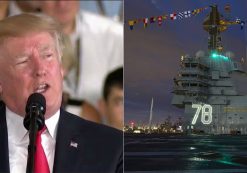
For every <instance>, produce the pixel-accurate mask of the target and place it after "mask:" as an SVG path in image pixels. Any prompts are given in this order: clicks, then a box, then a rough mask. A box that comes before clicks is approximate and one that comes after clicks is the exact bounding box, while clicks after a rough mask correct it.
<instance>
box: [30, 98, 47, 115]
mask: <svg viewBox="0 0 247 173" xmlns="http://www.w3.org/2000/svg"><path fill="white" fill-rule="evenodd" d="M32 106H38V107H39V108H40V111H42V113H43V115H44V114H45V111H46V101H45V97H44V96H43V95H42V94H39V93H33V94H31V95H30V96H29V97H28V99H27V104H26V113H29V111H30V110H29V109H30V108H31V107H32Z"/></svg>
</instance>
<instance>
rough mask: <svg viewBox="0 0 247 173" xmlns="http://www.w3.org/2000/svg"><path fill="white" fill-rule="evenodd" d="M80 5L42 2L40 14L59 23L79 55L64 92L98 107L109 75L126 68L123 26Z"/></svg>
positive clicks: (78, 3) (68, 2)
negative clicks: (105, 80) (121, 67)
mask: <svg viewBox="0 0 247 173" xmlns="http://www.w3.org/2000/svg"><path fill="white" fill-rule="evenodd" d="M79 5H80V2H79V1H41V11H42V12H43V13H45V14H47V15H49V16H51V17H53V18H55V19H56V20H57V21H59V23H60V24H61V26H62V31H63V33H64V34H67V35H68V36H69V37H70V40H71V44H72V47H73V50H74V54H75V55H76V56H75V63H74V66H73V67H72V68H71V69H70V70H69V71H68V77H67V78H66V79H65V81H64V91H65V92H67V93H68V94H69V96H70V98H71V99H73V100H77V101H82V100H86V101H89V103H91V104H93V105H94V106H96V105H97V101H98V100H99V99H100V96H101V92H102V86H103V82H104V79H105V77H106V75H107V74H108V73H109V72H110V71H112V70H113V69H115V68H117V67H120V66H122V65H123V26H122V25H121V24H120V23H118V22H116V21H113V20H111V19H108V18H106V17H103V16H100V15H96V14H92V13H89V12H86V11H80V10H79Z"/></svg>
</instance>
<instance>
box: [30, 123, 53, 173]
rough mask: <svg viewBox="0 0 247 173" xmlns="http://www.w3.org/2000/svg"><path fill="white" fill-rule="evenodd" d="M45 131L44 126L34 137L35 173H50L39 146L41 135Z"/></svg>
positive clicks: (42, 150)
mask: <svg viewBox="0 0 247 173" xmlns="http://www.w3.org/2000/svg"><path fill="white" fill-rule="evenodd" d="M45 130H46V126H44V127H43V129H41V130H40V131H38V132H37V137H36V152H35V157H34V159H35V166H34V172H35V173H50V170H49V165H48V161H47V159H46V156H45V152H44V149H43V147H42V145H41V134H42V133H43V132H44V131H45Z"/></svg>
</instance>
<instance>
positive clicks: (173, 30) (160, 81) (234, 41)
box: [124, 0, 247, 124]
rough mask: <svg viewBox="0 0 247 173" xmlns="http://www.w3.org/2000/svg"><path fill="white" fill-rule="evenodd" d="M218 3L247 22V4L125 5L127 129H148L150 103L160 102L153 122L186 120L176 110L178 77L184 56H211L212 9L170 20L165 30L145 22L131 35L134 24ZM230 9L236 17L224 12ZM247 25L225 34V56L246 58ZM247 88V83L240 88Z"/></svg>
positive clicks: (156, 1) (170, 0) (137, 0)
mask: <svg viewBox="0 0 247 173" xmlns="http://www.w3.org/2000/svg"><path fill="white" fill-rule="evenodd" d="M213 4H217V5H218V10H219V11H220V13H221V14H222V15H224V16H230V17H231V19H232V20H235V19H236V17H239V18H240V19H242V20H245V21H246V20H247V12H246V9H247V1H246V0H238V1H236V0H218V1H216V0H125V1H124V17H125V21H126V24H125V27H124V49H125V51H124V58H125V60H124V61H125V62H124V91H125V98H124V104H125V124H128V123H129V122H130V121H135V122H136V123H144V124H147V123H148V120H149V111H150V103H151V99H152V97H153V98H154V106H153V122H154V123H161V122H163V121H164V120H165V119H166V118H167V117H168V116H170V117H171V118H172V119H173V120H176V119H177V118H178V117H183V109H179V108H176V107H175V106H173V105H171V100H172V93H171V92H172V87H173V78H174V77H175V76H176V75H177V72H178V69H179V61H180V57H181V55H186V54H189V55H191V56H194V55H195V54H196V52H197V51H198V50H203V51H205V52H206V51H207V37H208V33H207V32H206V31H204V30H203V29H202V22H203V20H204V18H205V17H206V16H207V14H209V12H210V8H208V9H207V10H205V11H203V12H202V13H199V14H198V15H197V16H192V17H190V18H187V19H182V20H175V21H171V20H166V21H165V22H164V21H163V23H162V26H161V27H159V26H158V24H157V23H154V24H150V23H148V27H147V28H146V29H144V28H143V23H142V22H140V23H138V24H135V25H134V30H132V31H131V30H130V29H129V26H128V24H127V21H128V20H131V19H138V18H144V17H152V16H160V15H164V14H170V13H173V12H183V11H187V10H191V11H192V10H194V9H196V8H201V7H205V6H209V5H213ZM226 4H229V5H230V8H231V13H230V14H228V15H227V14H226V13H225V10H224V7H225V5H226ZM246 27H247V24H246V26H245V28H244V29H243V30H241V29H240V25H234V26H230V27H229V28H228V30H227V31H225V32H224V33H222V35H221V36H222V42H223V46H224V50H225V51H231V52H233V53H234V55H235V59H236V60H240V59H241V58H242V57H244V58H246V54H247V53H246V45H247V41H246V40H247V36H246V33H247V32H246V31H247V29H246ZM239 86H241V87H242V88H246V87H247V78H246V80H244V81H242V83H241V84H240V85H239Z"/></svg>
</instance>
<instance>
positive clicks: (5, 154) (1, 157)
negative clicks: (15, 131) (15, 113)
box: [0, 102, 9, 173]
mask: <svg viewBox="0 0 247 173" xmlns="http://www.w3.org/2000/svg"><path fill="white" fill-rule="evenodd" d="M0 139H1V140H0V153H1V154H0V172H1V173H9V149H8V132H7V123H6V112H5V105H4V104H3V103H2V102H1V103H0Z"/></svg>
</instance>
